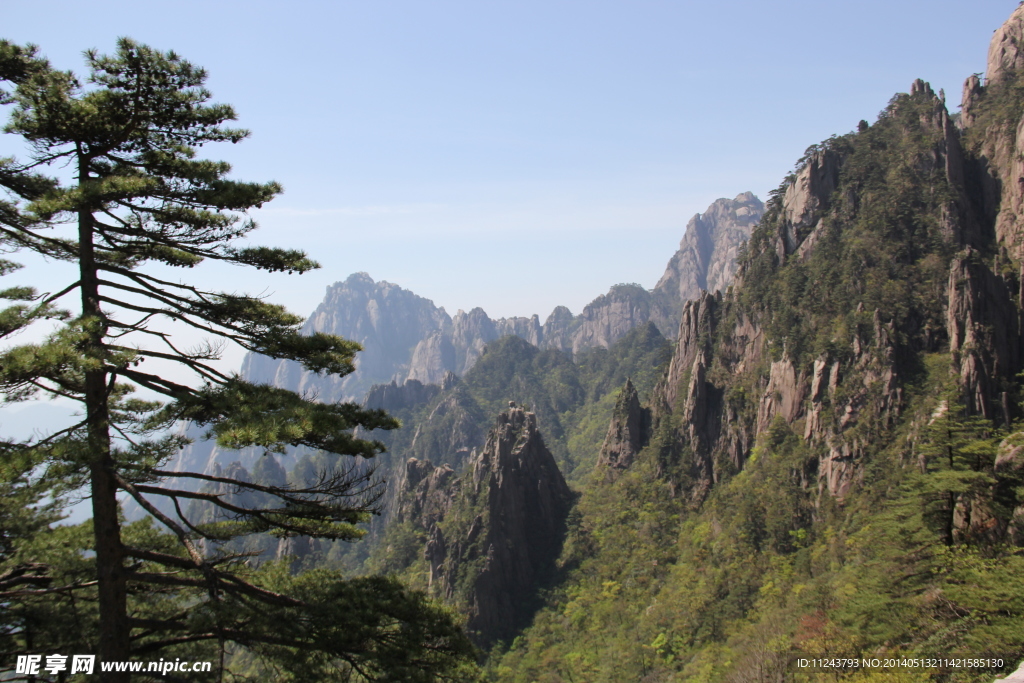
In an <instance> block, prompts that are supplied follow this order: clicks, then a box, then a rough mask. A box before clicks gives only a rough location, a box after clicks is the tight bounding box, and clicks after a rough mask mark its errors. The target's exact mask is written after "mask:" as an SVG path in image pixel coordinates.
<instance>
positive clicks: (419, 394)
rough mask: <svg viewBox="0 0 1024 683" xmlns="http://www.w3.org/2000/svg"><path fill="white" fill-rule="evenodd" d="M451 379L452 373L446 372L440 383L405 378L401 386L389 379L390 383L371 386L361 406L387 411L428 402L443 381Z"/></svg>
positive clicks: (452, 377) (440, 389) (436, 392)
mask: <svg viewBox="0 0 1024 683" xmlns="http://www.w3.org/2000/svg"><path fill="white" fill-rule="evenodd" d="M452 380H454V375H451V373H446V375H445V376H444V377H442V378H441V384H424V383H423V382H420V381H419V380H415V379H407V380H406V381H405V383H404V384H402V385H401V386H399V385H398V382H396V381H395V380H391V384H377V385H375V386H373V387H371V388H370V391H369V392H368V393H367V394H366V400H365V401H363V406H364V407H366V408H377V409H380V410H384V411H387V412H389V413H394V412H397V411H399V410H405V409H408V408H412V407H414V406H418V405H421V404H424V403H429V402H430V401H431V400H432V399H433V398H434V397H435V396H437V395H438V393H440V392H441V391H442V388H443V385H444V383H445V382H451V381H452Z"/></svg>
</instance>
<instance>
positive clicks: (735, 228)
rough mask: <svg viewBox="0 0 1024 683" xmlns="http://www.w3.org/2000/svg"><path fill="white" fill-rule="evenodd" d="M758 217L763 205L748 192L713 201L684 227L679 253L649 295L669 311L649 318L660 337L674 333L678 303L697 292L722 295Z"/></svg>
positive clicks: (683, 301) (676, 323) (689, 298)
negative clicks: (721, 292) (704, 291)
mask: <svg viewBox="0 0 1024 683" xmlns="http://www.w3.org/2000/svg"><path fill="white" fill-rule="evenodd" d="M762 214H764V204H763V203H762V202H761V200H760V199H758V198H757V197H755V196H754V195H753V193H751V192H744V193H742V194H740V195H738V196H737V197H736V198H735V199H718V200H716V201H715V202H714V203H713V204H712V205H711V206H709V207H708V210H707V211H705V212H704V213H702V214H700V213H699V214H697V215H695V216H694V217H693V218H691V219H690V222H689V223H688V224H687V225H686V233H685V235H683V239H682V241H680V242H679V250H678V251H677V252H676V253H675V255H674V256H673V257H672V258H671V260H669V262H668V266H666V268H665V274H664V275H662V276H661V279H660V280H658V284H657V285H655V286H654V292H653V293H654V295H655V297H656V298H657V299H659V300H660V301H663V302H665V305H666V306H667V307H668V308H669V309H670V310H669V311H668V312H667V314H666V315H665V317H664V318H663V319H660V320H655V323H656V324H658V327H659V329H661V331H662V334H666V335H669V336H672V335H674V333H675V330H676V329H677V328H678V327H679V316H680V314H681V312H682V305H683V303H685V302H687V301H689V300H691V299H696V298H697V297H699V296H700V293H701V291H702V290H707V291H709V292H711V293H714V292H716V291H719V290H721V291H723V292H724V291H725V290H726V289H727V288H728V287H729V285H731V284H732V282H733V279H734V278H735V276H736V269H737V263H736V256H737V254H738V253H739V248H740V246H741V245H742V244H744V243H745V242H746V241H747V239H748V238H749V237H750V231H751V230H752V229H753V227H754V226H755V225H757V222H758V221H759V220H761V216H762Z"/></svg>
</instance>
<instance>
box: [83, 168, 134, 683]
mask: <svg viewBox="0 0 1024 683" xmlns="http://www.w3.org/2000/svg"><path fill="white" fill-rule="evenodd" d="M87 178H88V171H87V170H86V162H85V161H84V159H83V158H82V157H79V184H80V185H81V184H84V183H85V182H86V180H87ZM92 221H93V218H92V214H91V213H90V212H88V211H85V210H80V211H79V213H78V240H79V266H80V270H79V272H80V277H81V291H82V322H83V324H84V325H85V330H86V339H85V348H84V355H85V356H86V357H87V358H89V359H90V360H96V361H99V362H101V363H102V362H103V361H104V355H105V354H104V352H103V338H104V335H105V334H106V324H105V321H104V318H103V314H102V311H101V309H100V297H99V277H98V273H97V271H96V259H95V250H94V246H93V225H92ZM107 403H108V402H107V372H106V370H104V369H103V368H102V367H100V368H97V369H92V370H88V371H86V373H85V408H86V429H87V434H88V437H87V438H88V445H89V457H90V461H89V476H90V484H91V489H92V516H93V534H94V537H95V541H96V579H97V581H98V593H99V612H100V643H99V659H100V661H101V662H111V661H126V660H127V659H128V658H129V655H130V654H131V650H130V639H129V636H130V630H131V629H130V627H129V625H128V600H127V591H126V586H125V572H124V546H123V545H122V543H121V526H120V522H119V521H118V503H117V481H116V479H115V478H114V460H113V457H112V456H111V453H110V415H109V409H108V404H107ZM130 677H131V674H129V673H114V672H109V673H107V674H105V675H104V678H103V680H104V681H110V682H111V683H127V681H129V680H130Z"/></svg>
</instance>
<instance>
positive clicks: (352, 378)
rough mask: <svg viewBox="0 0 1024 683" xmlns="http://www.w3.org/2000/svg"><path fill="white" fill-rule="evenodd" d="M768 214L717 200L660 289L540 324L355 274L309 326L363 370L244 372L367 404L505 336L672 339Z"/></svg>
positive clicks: (271, 366) (460, 362)
mask: <svg viewBox="0 0 1024 683" xmlns="http://www.w3.org/2000/svg"><path fill="white" fill-rule="evenodd" d="M763 211H764V205H763V204H762V202H761V201H760V200H759V199H758V198H757V197H755V196H754V195H753V194H752V193H750V192H744V193H742V194H740V195H738V196H737V197H736V198H734V199H719V200H717V201H715V202H714V203H713V204H712V205H711V206H710V207H708V210H707V211H705V212H704V213H703V214H697V215H695V216H694V217H693V218H691V219H690V222H689V223H688V224H687V228H686V233H685V234H684V236H683V238H682V240H681V242H680V244H679V250H678V251H677V252H676V253H675V255H674V256H672V258H671V259H670V261H669V263H668V266H667V267H666V269H665V273H664V275H662V277H661V279H660V280H659V281H658V284H657V285H656V286H655V288H654V289H653V290H651V291H647V290H645V289H644V288H643V287H641V286H640V285H615V286H613V287H612V288H611V289H610V290H609V291H608V293H607V294H603V295H601V296H599V297H597V298H596V299H594V300H593V301H592V302H590V303H589V304H588V305H587V306H586V307H584V309H583V311H582V312H580V314H579V315H575V316H574V315H573V314H572V312H571V311H570V310H569V309H568V308H566V307H565V306H558V307H556V308H555V309H554V310H553V311H552V312H551V314H550V315H549V316H548V317H547V319H546V320H545V321H544V322H543V323H541V321H540V318H539V316H537V315H533V316H530V317H512V318H497V319H493V318H491V317H489V316H488V315H487V313H486V312H485V311H484V310H483V309H482V308H479V307H478V308H473V309H472V310H470V311H469V312H468V313H467V312H465V311H462V310H459V311H458V312H457V313H456V314H455V315H454V316H450V315H449V314H448V313H447V312H446V311H445V310H444V308H441V307H437V306H435V305H434V303H433V302H432V301H430V300H429V299H426V298H424V297H421V296H418V295H416V294H414V293H413V292H410V291H408V290H405V289H402V288H401V287H399V286H398V285H395V284H392V283H390V282H385V281H380V282H375V281H374V280H373V279H372V278H371V277H370V276H369V275H368V274H366V273H355V274H353V275H350V276H349V277H348V278H347V279H346V280H345V281H343V282H338V283H336V284H334V285H331V286H330V287H329V288H328V289H327V293H326V296H325V297H324V300H323V302H322V303H321V304H320V305H319V306H318V307H317V308H316V310H315V311H314V312H313V314H312V315H311V316H310V317H309V320H308V321H307V322H306V325H305V327H304V330H305V331H308V332H313V331H319V332H329V333H332V334H338V335H340V336H342V337H345V338H346V339H352V340H354V341H357V342H359V343H360V344H362V345H363V347H364V350H363V351H362V352H361V353H360V354H359V356H358V358H357V360H356V368H357V369H356V372H354V373H352V374H351V375H348V376H347V377H342V378H337V377H329V378H324V377H320V376H317V375H312V374H310V373H307V372H305V371H303V370H302V368H301V367H300V366H299V365H298V364H296V363H294V362H291V361H278V360H273V359H269V358H266V357H262V356H258V355H255V354H249V355H248V356H247V357H246V358H245V361H244V362H243V365H242V376H243V377H245V378H246V379H247V380H249V381H253V382H266V383H270V384H274V385H276V386H279V387H283V388H287V389H292V390H294V391H316V392H317V394H318V395H319V396H320V397H321V398H322V399H323V400H325V401H339V400H355V401H361V400H362V399H363V398H364V396H365V395H366V392H367V391H368V390H369V389H370V387H372V386H373V385H374V384H382V383H387V382H390V381H391V380H396V381H397V382H398V383H399V384H402V383H403V382H404V381H405V380H407V379H414V380H418V381H420V382H423V383H424V384H439V383H441V382H442V380H443V379H444V376H445V374H446V373H448V372H452V373H454V374H456V375H458V376H461V375H463V374H465V372H466V371H467V370H469V368H471V367H472V366H473V364H474V363H475V362H476V360H477V359H478V358H479V357H480V354H481V353H482V351H483V349H484V347H485V346H486V345H487V344H489V343H490V342H493V341H495V340H497V339H500V338H501V337H504V336H507V335H515V336H518V337H521V338H523V339H525V340H526V341H528V342H530V343H531V344H533V345H534V346H538V347H540V348H546V349H547V348H554V349H558V350H560V351H565V352H571V353H573V354H576V353H579V352H580V351H583V350H585V349H589V348H594V347H603V348H608V347H610V346H611V345H612V344H614V343H615V342H616V341H617V340H619V339H621V338H622V336H623V335H625V334H626V333H627V332H629V331H630V330H632V329H634V328H635V327H637V326H639V325H642V324H644V323H646V322H648V321H651V322H653V323H654V324H655V325H657V326H658V329H659V330H660V331H661V333H662V334H663V335H665V336H666V337H670V338H674V337H675V336H676V332H677V329H678V327H679V320H680V315H681V312H682V309H683V304H684V303H685V302H686V301H688V300H689V299H692V298H696V297H697V296H699V294H700V292H701V290H703V289H710V290H711V291H714V290H715V289H725V288H727V287H728V286H729V284H730V283H731V281H732V278H733V276H734V275H735V272H736V255H737V253H738V250H739V248H740V245H741V244H743V242H745V241H746V239H747V237H748V236H749V235H750V231H751V229H752V228H753V226H754V225H755V224H756V223H757V221H758V220H759V219H760V217H761V214H762V213H763Z"/></svg>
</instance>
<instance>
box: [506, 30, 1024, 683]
mask: <svg viewBox="0 0 1024 683" xmlns="http://www.w3.org/2000/svg"><path fill="white" fill-rule="evenodd" d="M1022 22H1024V10H1018V11H1017V12H1016V13H1015V14H1014V16H1013V17H1011V19H1010V22H1009V23H1008V25H1007V27H1004V29H1002V30H1001V31H1000V32H997V34H996V36H995V38H994V39H993V51H995V53H996V57H995V58H993V57H992V56H991V53H990V60H989V61H990V72H989V74H988V80H987V83H986V85H984V86H982V85H981V84H980V82H979V81H978V79H977V78H972V79H969V80H968V83H967V85H966V88H965V105H964V111H963V114H962V120H961V121H960V123H959V125H958V123H957V121H955V120H954V118H953V117H951V116H950V115H949V114H948V112H947V109H946V106H945V102H944V101H943V100H942V99H940V98H939V97H938V96H936V95H935V93H933V92H932V90H931V88H930V87H929V86H928V85H927V84H926V83H924V82H922V81H917V82H915V83H914V84H913V87H912V88H911V91H910V93H908V94H899V95H897V96H895V97H894V98H893V99H892V101H891V102H890V103H889V104H888V106H887V107H886V108H885V109H884V110H883V111H882V113H881V114H880V115H879V118H878V119H877V121H875V122H874V123H873V124H868V123H867V122H861V123H860V125H859V126H858V129H857V131H856V132H853V133H850V134H847V135H842V136H835V137H833V138H830V139H829V140H826V141H824V142H823V143H821V144H820V145H815V146H812V147H811V148H810V149H809V150H808V152H807V154H806V155H805V156H804V157H803V158H802V159H801V160H800V161H799V163H798V165H797V168H796V170H795V171H794V173H793V174H792V175H790V176H789V177H788V178H786V179H785V180H784V182H783V183H782V185H781V186H780V187H779V189H778V190H776V191H775V192H774V193H773V194H772V197H771V199H770V200H769V202H768V204H767V209H766V212H765V216H764V218H763V219H762V221H761V223H760V225H759V226H758V227H757V228H756V229H755V231H754V233H753V234H752V237H751V239H750V242H749V243H748V245H747V248H746V250H745V253H744V254H743V255H742V257H741V267H740V277H739V282H738V283H737V284H736V285H735V286H734V287H733V288H731V289H730V291H728V292H727V293H725V294H724V295H722V296H712V295H707V294H705V295H703V296H702V297H701V298H700V299H699V300H696V301H692V302H691V303H690V304H688V305H687V306H686V308H685V309H684V311H683V319H682V324H681V326H680V330H679V338H678V343H677V346H676V349H675V352H674V355H673V358H672V361H671V363H670V365H669V368H668V371H667V372H666V374H665V376H664V377H663V379H662V381H661V382H660V384H659V385H658V387H657V388H656V389H655V391H654V392H653V397H652V399H651V400H650V402H649V403H648V406H647V407H648V409H649V410H650V411H651V420H650V425H649V427H648V428H646V429H645V430H644V433H643V434H642V435H641V436H642V440H641V443H640V444H639V445H640V446H641V447H642V449H641V450H639V453H637V454H636V456H635V457H632V458H631V462H629V463H628V465H627V466H626V467H621V466H614V467H613V466H611V463H608V464H607V465H599V466H598V467H597V468H596V469H595V471H594V473H593V475H592V476H591V478H590V480H589V481H588V482H587V485H586V486H585V487H584V488H583V492H582V495H581V498H580V500H579V502H578V504H577V507H576V512H575V513H574V514H573V515H572V516H571V517H570V521H571V524H570V528H569V531H568V535H567V540H566V545H565V549H564V551H563V554H562V557H561V559H560V564H561V566H562V568H563V570H564V571H565V576H566V578H565V579H564V580H563V581H562V583H561V584H560V586H558V587H557V588H556V589H555V590H553V592H552V593H551V596H550V598H549V600H548V604H547V606H546V607H545V608H544V609H543V610H542V611H541V612H540V613H539V614H538V615H537V617H536V619H535V621H534V623H533V625H532V626H531V627H530V628H528V629H527V630H526V631H525V632H524V633H523V634H522V635H520V636H519V637H517V638H516V639H515V640H514V641H513V642H511V643H506V648H507V649H504V650H503V649H500V648H499V649H497V650H495V651H494V652H492V656H491V661H490V675H491V677H492V679H494V680H503V681H504V680H508V681H535V680H543V681H623V680H643V681H683V680H687V681H690V680H693V681H723V680H732V681H768V680H771V681H775V680H837V678H836V676H837V674H835V673H834V672H832V673H827V674H826V673H819V672H812V671H807V670H805V671H803V672H801V671H799V670H797V669H795V668H793V667H792V664H791V660H792V657H793V653H795V652H796V653H799V652H802V653H807V654H808V655H811V656H813V655H819V656H821V655H828V656H844V655H845V656H857V657H861V656H872V657H873V656H880V657H881V656H891V655H908V656H919V657H920V656H938V655H952V654H960V655H964V656H971V657H983V656H984V657H988V656H995V657H998V658H1002V659H1003V660H1004V661H1005V664H1006V666H1007V667H1008V670H1009V669H1012V667H1014V666H1015V665H1016V664H1017V662H1018V661H1019V660H1020V659H1021V658H1022V657H1024V583H1022V581H1021V578H1020V577H1021V576H1024V556H1022V553H1021V543H1022V541H1024V537H1022V531H1024V527H1022V526H1021V524H1022V514H1024V509H1022V507H1021V500H1022V497H1021V494H1022V490H1021V488H1020V487H1021V484H1022V476H1024V450H1022V449H1021V447H1020V445H1019V444H1021V443H1024V433H1021V432H1020V431H1019V430H1020V429H1021V424H1020V417H1021V412H1022V411H1021V408H1020V406H1019V402H1020V400H1021V395H1020V385H1019V379H1018V377H1017V374H1018V373H1019V372H1020V370H1021V367H1020V366H1021V351H1020V349H1021V335H1020V325H1019V316H1020V310H1021V253H1020V245H1021V243H1022V241H1024V233H1022V231H1021V229H1020V227H1019V226H1020V224H1021V216H1022V214H1021V210H1020V208H1021V206H1022V201H1021V195H1022V192H1024V190H1022V186H1021V183H1020V182H1019V178H1021V177H1022V176H1024V174H1022V173H1021V153H1020V150H1021V149H1022V148H1024V145H1021V144H1020V141H1021V138H1020V131H1021V130H1022V126H1024V123H1022V114H1024V97H1022V94H1024V91H1022V89H1021V87H1020V85H1019V83H1021V82H1022V77H1021V71H1020V68H1021V66H1022V65H1024V56H1022V55H1021V54H1020V53H1019V52H1017V51H1016V50H1017V48H1016V45H1017V44H1016V42H1013V41H1011V40H1009V39H1008V38H1007V36H1012V35H1016V34H1019V33H1020V32H1021V26H1022ZM1014 32H1016V33H1014ZM621 410H622V411H625V410H626V407H625V403H623V408H622V409H621ZM620 412H621V411H620ZM627 418H628V416H627V415H625V414H620V415H618V416H617V419H618V420H619V421H620V422H621V421H624V420H626V419H627ZM614 431H615V430H612V432H614ZM634 431H635V430H634ZM610 438H613V435H610ZM616 438H617V437H616ZM631 438H633V439H634V440H635V439H636V437H635V435H634V436H632V437H631ZM994 677H995V676H994V671H993V670H989V671H980V670H968V669H942V668H933V669H927V670H924V669H918V670H914V671H904V672H883V671H880V670H874V671H869V670H859V671H850V672H846V673H845V674H843V677H842V680H906V681H910V680H913V681H921V680H943V681H991V680H992V679H993V678H994Z"/></svg>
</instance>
